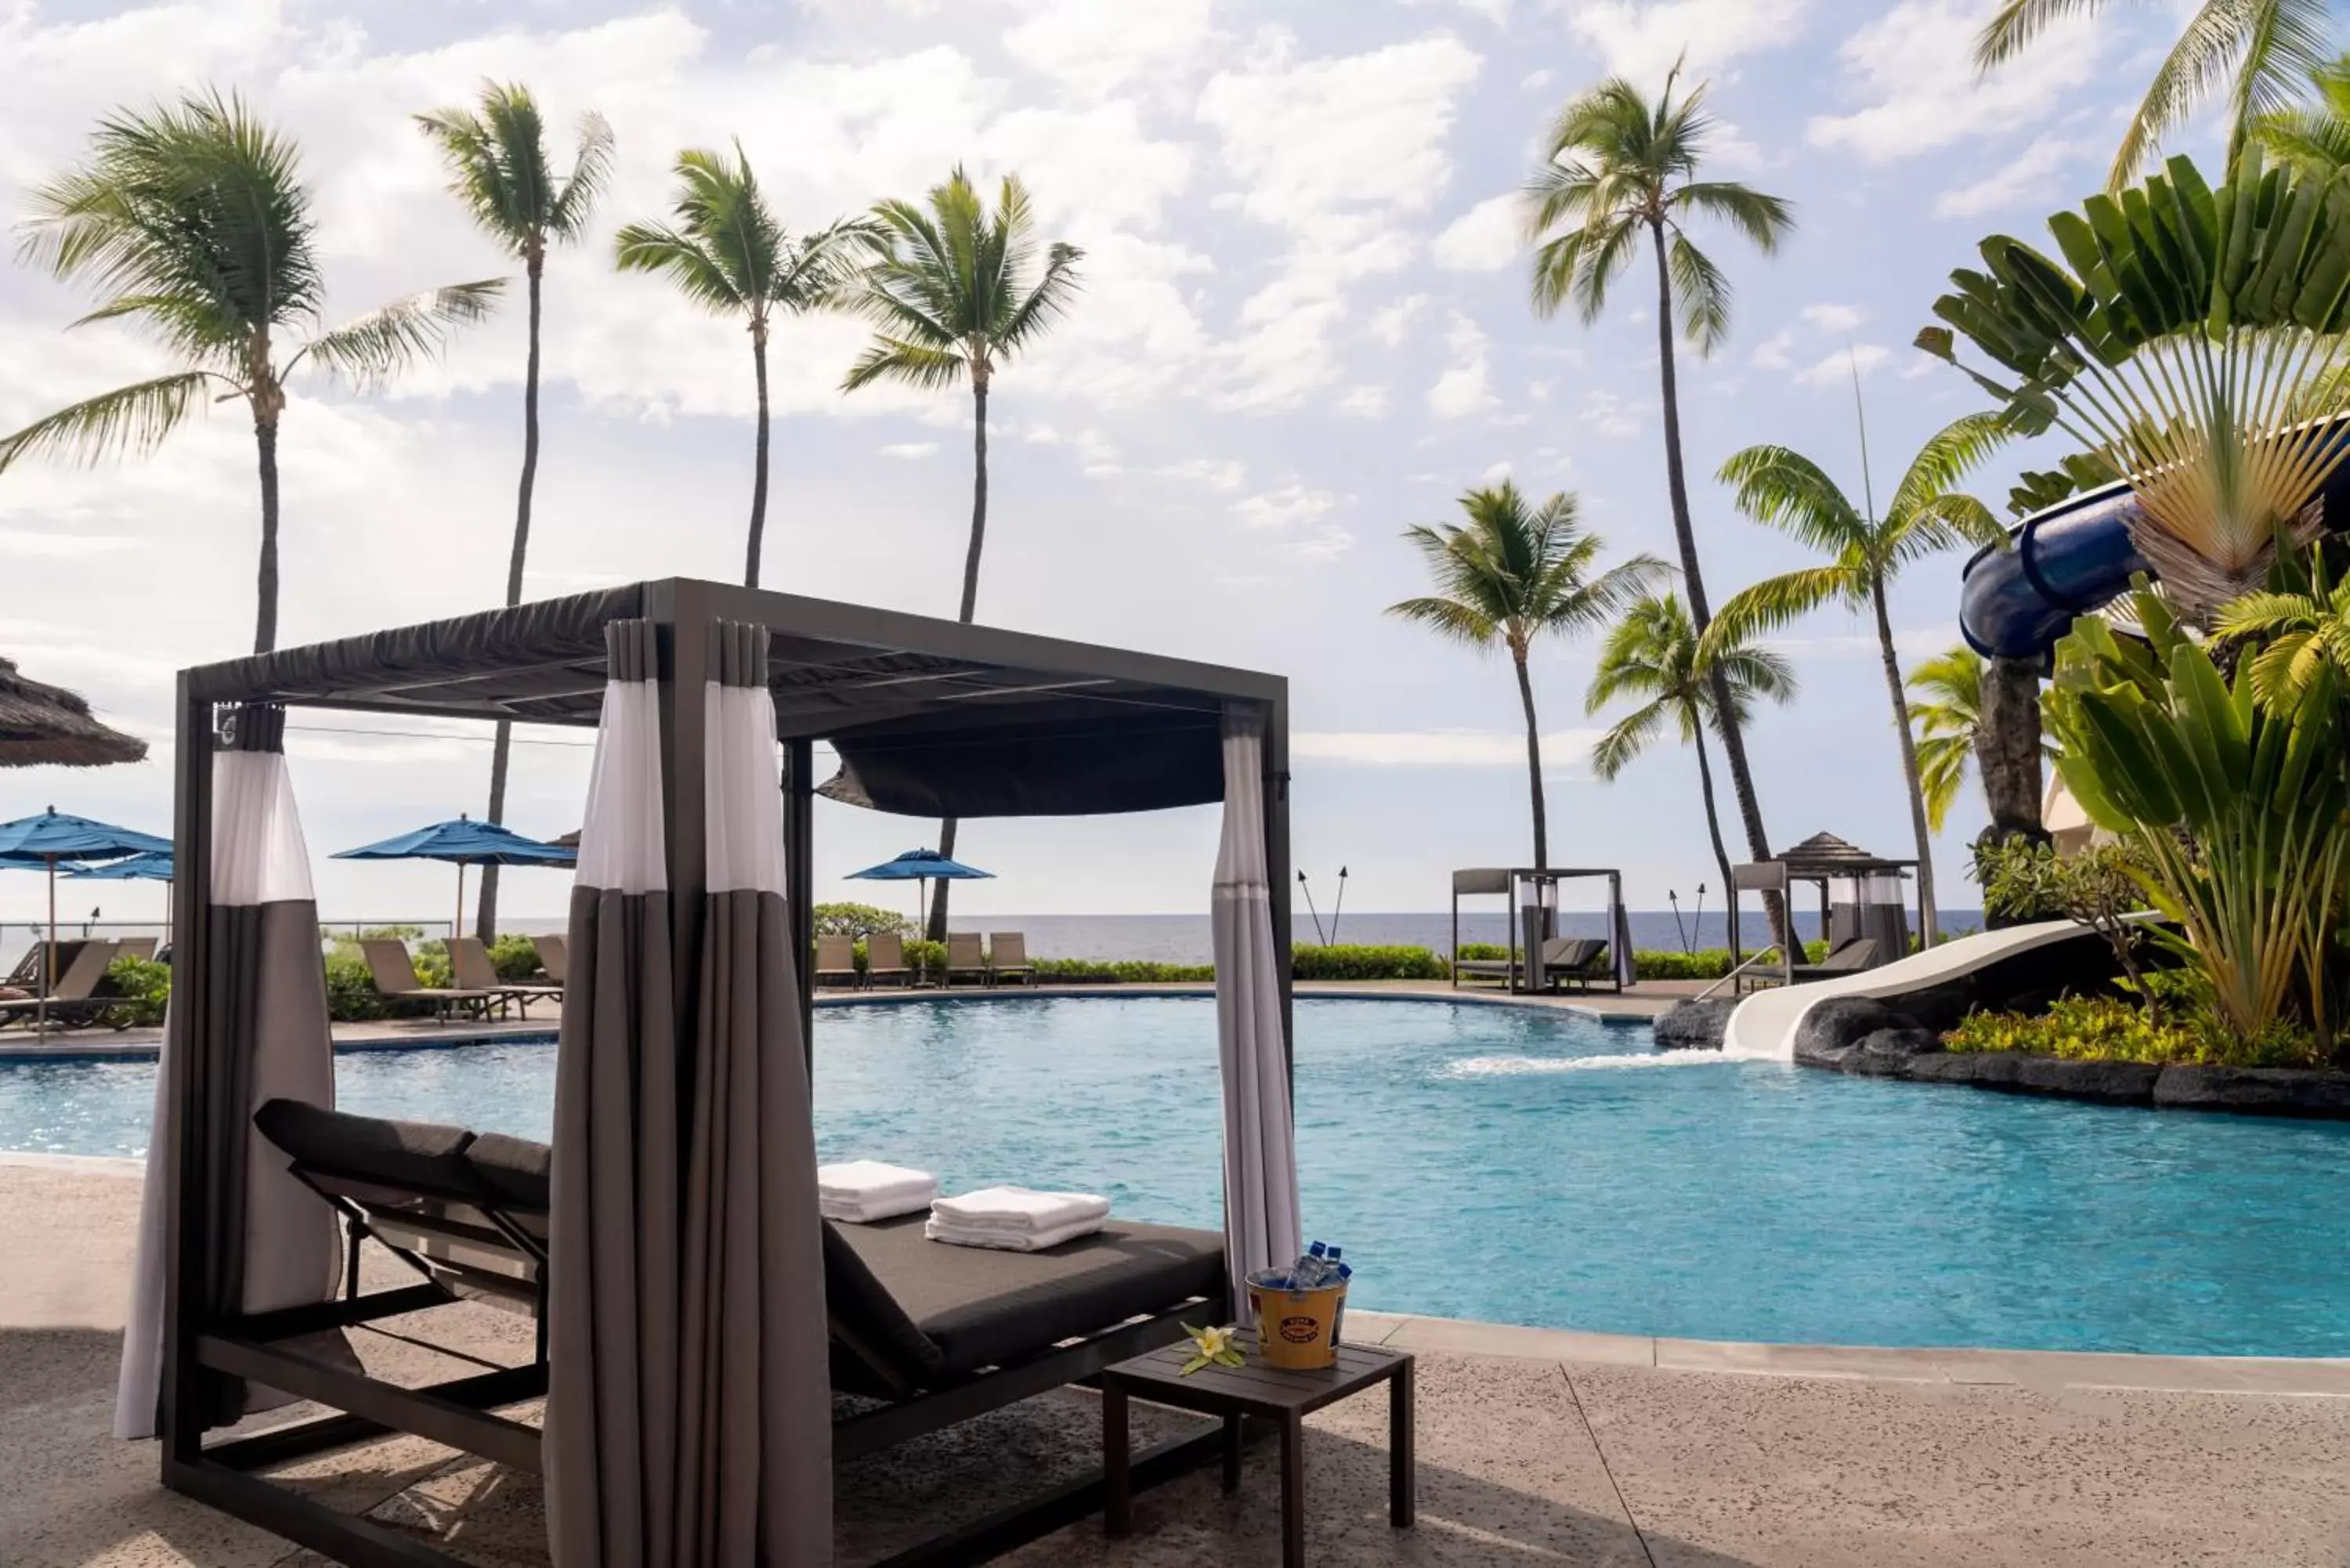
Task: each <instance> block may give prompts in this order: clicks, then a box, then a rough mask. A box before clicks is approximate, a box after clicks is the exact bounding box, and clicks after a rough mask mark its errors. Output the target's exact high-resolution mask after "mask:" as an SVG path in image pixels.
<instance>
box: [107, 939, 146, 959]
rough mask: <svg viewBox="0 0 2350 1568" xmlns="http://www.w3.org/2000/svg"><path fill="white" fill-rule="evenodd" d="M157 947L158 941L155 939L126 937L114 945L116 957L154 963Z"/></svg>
mask: <svg viewBox="0 0 2350 1568" xmlns="http://www.w3.org/2000/svg"><path fill="white" fill-rule="evenodd" d="M155 946H156V939H155V938H153V937H124V938H122V939H121V940H120V941H118V942H116V943H115V944H114V956H115V957H116V958H119V959H126V958H135V959H138V960H140V961H142V962H146V963H152V962H154V961H155Z"/></svg>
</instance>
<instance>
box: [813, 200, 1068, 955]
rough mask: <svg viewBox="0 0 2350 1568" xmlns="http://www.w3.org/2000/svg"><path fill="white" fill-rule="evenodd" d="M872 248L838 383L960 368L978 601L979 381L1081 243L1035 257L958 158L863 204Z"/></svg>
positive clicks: (1063, 283)
mask: <svg viewBox="0 0 2350 1568" xmlns="http://www.w3.org/2000/svg"><path fill="white" fill-rule="evenodd" d="M873 219H874V222H875V223H877V224H878V225H879V239H878V240H877V241H876V250H877V254H876V255H875V257H874V259H873V261H872V262H871V263H870V264H869V265H868V266H867V267H866V269H865V271H864V273H863V274H862V275H861V276H860V277H859V278H858V282H857V284H856V285H855V286H853V287H851V288H850V289H849V290H848V291H847V293H846V294H845V295H844V296H843V303H844V304H845V305H846V306H847V308H849V309H851V310H854V311H856V312H857V313H858V315H860V316H862V317H865V318H866V319H867V320H868V321H870V322H871V323H873V327H874V334H873V342H872V345H871V346H870V347H869V348H867V349H866V350H865V352H864V353H863V354H861V355H859V356H858V359H857V362H856V363H855V364H854V365H852V366H850V367H849V369H848V375H847V379H844V380H843V381H842V382H841V390H843V391H845V392H853V391H855V390H857V389H858V388H859V387H869V386H871V385H872V384H873V383H874V382H876V381H904V382H908V383H910V384H911V385H913V386H917V387H927V388H933V389H943V388H947V387H951V386H954V385H956V384H957V383H958V382H961V381H962V380H964V379H966V378H968V379H969V380H970V383H971V401H972V491H971V545H970V548H969V549H968V550H967V551H966V552H965V554H964V556H963V565H962V609H961V610H960V611H959V612H957V615H956V618H957V619H958V620H962V621H969V620H970V619H971V618H972V610H973V609H974V608H975V607H976V606H977V605H978V603H979V555H980V548H981V546H982V545H983V543H984V542H985V540H986V537H987V393H988V388H989V387H990V386H991V385H992V384H993V381H994V379H995V372H996V370H997V369H1000V368H1001V367H1002V366H1003V365H1004V364H1005V363H1007V362H1008V361H1010V360H1011V359H1012V358H1013V357H1014V355H1016V354H1018V353H1019V352H1020V351H1021V350H1022V349H1024V348H1028V347H1029V346H1030V345H1032V344H1034V343H1035V341H1036V339H1038V338H1039V337H1043V336H1044V335H1045V329H1046V328H1047V327H1051V326H1052V325H1053V323H1054V322H1055V321H1057V320H1058V319H1060V317H1061V315H1062V313H1063V312H1065V311H1066V310H1067V309H1068V307H1069V303H1070V301H1071V300H1072V299H1073V298H1075V297H1076V292H1077V288H1078V277H1077V263H1078V262H1079V261H1080V260H1081V259H1083V256H1084V254H1085V253H1084V252H1082V251H1080V250H1078V249H1077V248H1076V246H1075V245H1069V244H1059V243H1057V242H1055V244H1050V245H1047V246H1045V251H1044V259H1043V265H1042V266H1041V267H1040V266H1039V265H1038V264H1037V250H1036V244H1037V242H1036V220H1035V214H1034V213H1032V212H1031V211H1030V210H1029V206H1028V191H1027V188H1026V187H1025V186H1024V185H1023V184H1021V182H1020V177H1019V176H1018V175H1016V174H1007V175H1005V176H1004V177H1003V184H1002V185H1000V186H999V187H998V188H997V191H996V197H995V211H993V213H990V212H989V211H988V210H987V204H986V202H984V201H983V200H982V198H981V196H980V193H979V192H978V190H977V189H976V188H975V187H973V185H972V182H971V180H970V178H969V177H968V176H967V175H965V174H964V173H963V171H962V165H961V164H957V165H956V166H955V170H954V172H953V173H952V174H951V175H949V176H948V177H947V182H946V183H945V184H943V185H933V186H932V187H931V190H930V193H929V195H928V196H927V197H926V198H925V200H924V202H923V204H921V205H919V206H918V205H916V204H915V203H914V202H899V201H890V202H882V203H881V204H880V205H879V206H877V207H875V208H874V209H873ZM954 843H955V822H954V819H953V818H952V817H949V818H948V819H947V820H946V821H944V822H943V823H941V824H940V825H939V852H940V853H941V854H942V855H952V854H953V853H954ZM952 886H953V884H952V883H951V882H948V881H946V880H945V879H943V878H941V880H940V882H939V885H938V891H937V892H936V894H935V895H934V896H933V897H932V899H931V919H930V938H931V940H932V941H943V940H945V938H946V931H947V889H948V888H951V887H952Z"/></svg>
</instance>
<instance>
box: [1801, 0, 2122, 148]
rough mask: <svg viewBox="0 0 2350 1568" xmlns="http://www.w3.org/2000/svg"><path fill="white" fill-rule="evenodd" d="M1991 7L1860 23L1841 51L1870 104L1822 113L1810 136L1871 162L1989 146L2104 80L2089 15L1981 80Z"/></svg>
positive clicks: (1958, 6) (1972, 1) (2065, 22)
mask: <svg viewBox="0 0 2350 1568" xmlns="http://www.w3.org/2000/svg"><path fill="white" fill-rule="evenodd" d="M1990 10H1991V5H1990V4H1989V3H1988V0H1901V4H1899V5H1896V6H1894V7H1893V9H1892V10H1890V11H1888V12H1887V13H1885V14H1884V15H1883V16H1879V17H1877V19H1876V20H1875V21H1873V22H1870V23H1868V24H1867V25H1866V26H1863V27H1861V28H1860V29H1859V30H1858V31H1856V32H1855V33H1854V34H1853V35H1852V36H1850V37H1848V38H1846V39H1845V41H1844V43H1843V44H1842V46H1840V47H1838V49H1837V51H1836V53H1837V56H1838V57H1839V58H1840V59H1841V60H1842V61H1843V63H1844V70H1845V76H1846V80H1847V81H1848V82H1850V83H1851V84H1852V88H1853V95H1854V96H1855V97H1857V98H1859V99H1863V100H1865V107H1863V108H1861V109H1856V110H1855V111H1854V112H1852V113H1850V114H1844V115H1815V116H1814V117H1813V119H1811V121H1810V123H1809V124H1808V125H1807V126H1806V127H1805V129H1804V135H1805V138H1806V139H1807V140H1810V141H1811V143H1812V144H1813V145H1814V146H1815V147H1834V148H1841V149H1843V150H1844V151H1849V152H1853V153H1856V154H1857V155H1858V156H1859V157H1860V158H1862V159H1863V160H1864V161H1867V162H1870V163H1887V162H1891V161H1895V160H1897V159H1902V158H1913V157H1916V156H1917V155H1918V154H1919V153H1921V152H1929V151H1933V150H1934V149H1936V148H1938V147H1948V146H1950V145H1952V144H1953V143H1957V142H1968V143H1970V144H1973V145H1975V146H1978V147H1980V146H1981V145H1982V144H1983V139H1984V138H1986V137H1990V136H1996V135H1999V134H2001V133H2002V132H2007V131H2012V130H2019V129H2021V128H2022V127H2025V126H2029V125H2033V124H2036V123H2038V122H2040V121H2042V120H2044V119H2048V118H2049V117H2050V116H2051V115H2052V114H2054V113H2055V112H2057V111H2058V110H2059V109H2062V108H2064V106H2065V105H2067V104H2068V103H2069V102H2071V101H2072V100H2073V99H2074V98H2075V97H2076V96H2077V93H2076V89H2078V88H2083V87H2085V86H2086V85H2088V84H2089V83H2091V82H2094V81H2095V80H2097V79H2098V75H2099V67H2098V60H2097V47H2098V43H2099V40H2100V36H2101V35H2100V34H2099V33H2098V31H2097V29H2096V26H2095V23H2094V22H2093V21H2092V20H2091V19H2090V18H2088V17H2086V16H2067V17H2064V18H2063V19H2061V20H2057V21H2054V22H2052V23H2050V24H2049V26H2047V28H2046V29H2045V30H2044V31H2043V33H2042V35H2041V36H2039V37H2038V38H2036V39H2035V40H2033V45H2032V47H2030V48H2028V49H2026V50H2024V51H2023V52H2022V54H2021V55H2019V56H2017V57H2015V58H2014V59H2012V60H2010V61H2008V62H2007V63H2006V64H2005V65H2003V66H2002V67H2000V68H1999V69H1998V70H1995V71H1992V72H1991V73H1990V74H1989V75H1981V74H1979V73H1978V72H1977V71H1976V69H1975V64H1974V40H1975V35H1976V34H1977V33H1978V32H1980V31H1981V27H1982V23H1983V19H1984V17H1985V16H1987V15H1988V14H1989V12H1990ZM1986 155H1988V154H1986Z"/></svg>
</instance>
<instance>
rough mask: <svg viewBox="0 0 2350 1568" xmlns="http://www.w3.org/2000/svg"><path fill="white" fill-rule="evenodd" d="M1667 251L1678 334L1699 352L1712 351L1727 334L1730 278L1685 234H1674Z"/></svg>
mask: <svg viewBox="0 0 2350 1568" xmlns="http://www.w3.org/2000/svg"><path fill="white" fill-rule="evenodd" d="M1669 257H1670V267H1671V275H1672V280H1673V303H1674V305H1675V306H1677V307H1678V308H1679V311H1680V327H1681V336H1682V337H1686V338H1688V339H1689V340H1690V343H1692V344H1693V345H1695V346H1696V348H1697V351H1698V352H1699V353H1700V354H1711V353H1712V352H1713V351H1714V349H1715V348H1716V347H1717V346H1719V345H1720V343H1721V340H1722V339H1723V338H1724V337H1728V336H1729V335H1730V280H1729V279H1728V278H1727V277H1724V276H1723V275H1722V273H1721V268H1720V267H1718V266H1716V265H1713V263H1712V262H1711V260H1709V259H1708V258H1707V256H1706V254H1705V253H1704V252H1702V251H1700V250H1699V249H1698V248H1697V247H1696V246H1695V245H1693V244H1690V239H1689V236H1688V235H1687V234H1679V233H1676V234H1674V235H1673V240H1672V244H1671V246H1670V249H1669Z"/></svg>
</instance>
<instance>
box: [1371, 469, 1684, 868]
mask: <svg viewBox="0 0 2350 1568" xmlns="http://www.w3.org/2000/svg"><path fill="white" fill-rule="evenodd" d="M1580 510H1581V507H1580V504H1579V503H1578V502H1577V501H1576V500H1575V497H1574V496H1572V495H1568V494H1564V493H1562V494H1558V495H1554V496H1552V497H1551V498H1550V499H1549V500H1548V501H1545V502H1544V503H1543V504H1541V505H1539V506H1530V505H1528V504H1527V501H1526V498H1525V497H1524V496H1523V495H1522V494H1520V493H1518V487H1517V486H1516V485H1515V484H1513V483H1510V482H1509V481H1508V480H1503V482H1502V483H1500V484H1498V485H1493V486H1490V487H1487V488H1483V489H1478V490H1471V491H1470V492H1469V493H1466V494H1464V495H1462V496H1461V513H1462V514H1464V515H1465V516H1466V517H1467V518H1468V522H1467V523H1466V524H1458V525H1456V524H1436V525H1433V526H1431V525H1430V524H1425V523H1422V524H1417V525H1415V526H1414V527H1411V528H1409V529H1407V530H1405V532H1404V538H1405V539H1406V540H1407V541H1408V542H1409V543H1410V545H1412V546H1413V547H1414V548H1415V549H1417V550H1419V553H1420V556H1422V557H1423V558H1424V559H1425V560H1426V561H1427V562H1428V568H1429V572H1430V576H1433V577H1434V578H1435V579H1436V592H1435V593H1433V594H1430V595H1427V596H1425V597H1419V598H1410V599H1405V600H1404V601H1403V602H1402V603H1400V604H1392V605H1389V606H1388V614H1389V615H1391V616H1399V617H1401V618H1403V619H1405V620H1409V621H1412V622H1415V623H1417V624H1419V625H1420V626H1424V627H1427V628H1429V629H1430V630H1431V631H1433V632H1435V633H1436V634H1437V635H1438V636H1440V637H1444V638H1449V639H1451V640H1452V641H1454V642H1460V643H1466V644H1467V645H1468V646H1469V647H1471V648H1474V649H1478V650H1479V651H1480V652H1487V653H1490V652H1492V650H1493V649H1496V648H1503V649H1508V650H1509V654H1510V663H1511V666H1512V668H1513V670H1515V672H1516V674H1517V678H1518V701H1519V703H1520V705H1521V706H1522V707H1523V709H1524V710H1525V718H1526V784H1527V787H1528V790H1529V791H1530V792H1531V794H1532V795H1533V797H1534V865H1536V866H1538V867H1542V866H1548V865H1549V864H1550V826H1549V814H1548V812H1547V811H1546V810H1545V809H1544V799H1543V768H1542V726H1541V724H1540V723H1539V722H1537V721H1536V719H1535V717H1534V676H1533V673H1532V671H1531V670H1529V668H1528V666H1527V659H1528V656H1529V655H1530V654H1532V652H1533V651H1534V643H1535V641H1536V639H1540V638H1542V637H1544V636H1555V635H1566V636H1573V635H1575V633H1578V632H1586V631H1594V630H1596V629H1597V628H1600V627H1602V626H1605V625H1607V622H1608V621H1609V620H1611V619H1612V618H1615V616H1616V615H1617V613H1619V612H1620V611H1621V610H1623V609H1624V607H1626V606H1627V605H1629V604H1631V603H1632V602H1633V600H1634V599H1636V598H1638V597H1639V596H1640V595H1641V594H1642V593H1643V592H1645V591H1647V590H1648V588H1650V587H1654V586H1656V585H1657V584H1659V582H1661V581H1662V580H1663V579H1665V578H1666V577H1668V576H1670V575H1671V569H1670V568H1669V567H1668V566H1666V565H1665V564H1664V563H1663V562H1662V561H1659V560H1658V559H1657V558H1656V557H1655V556H1633V557H1632V558H1631V559H1630V560H1628V561H1625V562H1622V563H1621V564H1619V565H1617V566H1610V567H1608V568H1607V570H1606V571H1604V572H1596V573H1595V571H1594V567H1595V566H1596V565H1597V563H1598V560H1599V553H1600V551H1602V550H1603V549H1605V548H1606V547H1607V545H1606V541H1604V540H1602V539H1601V538H1600V537H1599V535H1596V534H1593V533H1589V532H1587V531H1586V530H1585V528H1584V527H1583V525H1582V524H1581V523H1580V522H1579V521H1578V514H1579V512H1580ZM1725 886H1726V884H1725Z"/></svg>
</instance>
